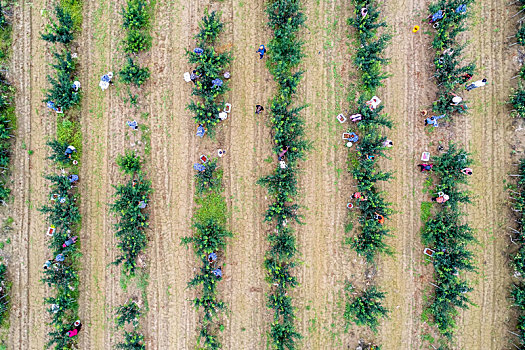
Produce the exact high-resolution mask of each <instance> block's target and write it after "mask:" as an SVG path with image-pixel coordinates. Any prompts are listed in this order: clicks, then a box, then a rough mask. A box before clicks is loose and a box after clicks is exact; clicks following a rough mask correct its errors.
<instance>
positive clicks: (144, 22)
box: [121, 0, 149, 29]
mask: <svg viewBox="0 0 525 350" xmlns="http://www.w3.org/2000/svg"><path fill="white" fill-rule="evenodd" d="M121 14H122V18H123V24H122V25H123V27H124V28H126V29H143V28H145V27H147V26H148V24H149V14H148V3H147V2H146V1H144V0H128V3H127V4H126V7H125V8H122V13H121Z"/></svg>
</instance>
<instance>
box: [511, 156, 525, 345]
mask: <svg viewBox="0 0 525 350" xmlns="http://www.w3.org/2000/svg"><path fill="white" fill-rule="evenodd" d="M517 175H519V176H518V177H517V178H518V181H517V182H516V184H513V185H510V186H509V188H508V191H509V195H510V197H511V198H512V200H513V203H512V210H513V212H514V216H515V221H516V223H517V225H516V226H517V227H516V228H515V229H514V230H513V232H514V234H513V237H512V241H513V242H514V243H515V244H517V245H518V249H517V250H515V249H513V251H512V253H511V259H512V266H513V267H514V271H515V273H514V276H515V277H517V278H518V279H519V282H518V283H515V284H513V285H512V287H511V291H510V294H511V298H512V300H513V306H515V307H516V308H517V324H516V331H517V332H518V333H517V334H518V340H519V345H520V349H521V348H524V347H525V283H524V282H523V278H524V277H525V227H524V226H523V223H524V219H525V217H524V214H523V212H524V211H525V159H522V160H521V161H520V164H519V171H518V174H517Z"/></svg>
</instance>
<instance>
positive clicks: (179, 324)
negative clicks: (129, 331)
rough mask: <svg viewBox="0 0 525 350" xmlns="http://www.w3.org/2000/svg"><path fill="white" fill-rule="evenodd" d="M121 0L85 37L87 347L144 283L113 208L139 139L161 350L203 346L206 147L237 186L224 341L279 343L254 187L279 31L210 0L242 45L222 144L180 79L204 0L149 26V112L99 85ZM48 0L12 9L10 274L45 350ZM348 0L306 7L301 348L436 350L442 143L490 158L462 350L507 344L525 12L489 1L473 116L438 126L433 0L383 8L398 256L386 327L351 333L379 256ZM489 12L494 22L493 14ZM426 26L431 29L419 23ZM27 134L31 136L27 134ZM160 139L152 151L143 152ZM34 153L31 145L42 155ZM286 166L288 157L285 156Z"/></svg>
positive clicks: (83, 342) (35, 343) (109, 340)
mask: <svg viewBox="0 0 525 350" xmlns="http://www.w3.org/2000/svg"><path fill="white" fill-rule="evenodd" d="M124 3H125V1H124V0H117V1H111V0H96V1H86V2H85V5H84V23H83V32H82V35H81V37H80V38H79V44H80V47H79V50H78V55H79V62H80V77H81V82H82V84H83V100H82V127H83V139H84V145H83V158H82V162H81V165H82V169H81V173H80V177H81V186H80V191H81V194H82V206H81V211H82V215H83V222H82V232H81V234H80V238H81V241H82V252H83V258H82V265H83V270H82V272H81V300H80V304H81V307H80V314H81V318H82V320H83V322H84V325H85V327H83V329H82V332H81V334H80V335H79V348H80V349H110V348H112V347H113V346H114V344H115V343H116V342H117V341H118V340H119V337H118V336H115V334H116V332H115V330H114V323H113V318H114V309H115V307H116V306H118V305H120V304H121V303H123V302H125V301H126V299H127V298H128V297H129V296H137V295H138V293H139V292H138V289H137V288H136V287H135V286H130V287H128V289H127V290H126V291H123V290H122V288H121V282H120V269H119V268H118V267H115V266H112V265H109V264H110V263H111V262H112V261H113V260H114V259H115V256H116V253H117V251H116V241H115V238H114V232H113V227H112V225H113V223H114V222H115V219H114V218H113V217H112V215H111V214H110V213H109V208H108V203H111V202H112V195H113V192H114V191H113V188H112V187H111V185H113V184H117V183H120V182H122V181H123V180H124V178H123V177H122V176H121V175H120V173H119V172H118V170H117V167H116V164H115V159H116V157H117V155H118V154H121V153H123V152H124V151H125V150H127V149H137V150H139V151H140V152H141V154H143V156H144V158H145V160H146V170H147V174H148V176H149V178H150V179H151V180H152V182H153V189H154V193H153V195H152V202H151V205H150V212H151V231H150V232H149V235H150V243H149V248H148V250H147V254H146V256H147V259H146V264H147V268H146V270H147V271H148V273H149V286H148V287H147V299H148V300H147V301H148V306H149V312H148V313H147V315H146V317H145V318H144V319H142V325H143V329H144V333H145V335H146V341H147V348H148V349H192V348H194V347H195V345H196V334H197V333H196V327H197V322H198V317H197V314H196V313H195V311H194V309H193V307H192V306H191V303H190V299H192V298H193V297H194V296H195V291H194V290H192V289H187V288H186V285H187V282H188V281H189V280H190V279H191V277H192V276H193V275H194V270H195V268H196V267H197V265H196V261H195V258H194V254H193V252H192V251H191V250H189V249H187V248H185V247H184V246H181V244H180V240H181V238H182V237H184V236H186V235H189V234H191V216H192V213H193V209H194V202H193V193H194V186H193V169H192V164H193V163H194V162H195V161H196V160H197V158H198V157H199V155H200V154H210V155H211V154H216V153H215V152H216V150H217V149H218V148H223V149H225V150H226V151H227V153H226V156H225V157H224V158H222V159H221V160H220V165H221V166H222V168H223V169H224V183H225V196H226V198H227V202H228V205H229V208H230V209H231V218H230V219H229V225H230V227H231V229H232V230H233V232H234V233H235V237H234V238H233V239H232V240H231V242H230V244H229V246H228V248H227V252H226V268H225V278H224V282H223V283H222V284H221V290H220V294H221V296H222V298H223V299H224V300H225V301H226V302H227V304H228V307H229V312H228V314H227V317H225V318H224V325H225V331H224V332H223V333H222V342H223V344H224V348H225V349H235V350H237V349H250V348H255V349H265V348H266V347H267V345H266V332H267V331H268V329H269V323H270V322H271V317H272V315H271V313H270V312H269V311H268V310H267V308H266V306H265V305H266V292H267V291H268V285H267V283H266V282H265V281H264V270H263V267H262V264H263V256H264V252H265V251H266V249H267V243H266V240H265V237H266V234H267V231H268V229H269V227H268V226H267V225H265V224H264V223H263V221H262V220H263V214H264V210H265V209H266V207H267V205H268V201H267V198H266V191H265V190H264V189H263V188H261V187H260V186H257V185H256V184H255V182H256V180H257V179H258V178H259V177H261V176H262V175H265V174H268V173H269V172H270V171H271V169H272V166H273V165H272V164H269V163H268V162H265V160H266V159H267V158H268V157H269V156H270V154H271V152H270V141H271V139H270V129H269V128H268V126H267V124H266V119H265V117H266V116H267V115H264V114H263V116H262V117H261V116H257V117H256V116H255V114H254V113H253V112H254V106H255V104H262V105H264V106H265V107H266V106H267V104H268V100H269V98H270V97H271V95H272V93H273V92H274V83H273V81H272V79H271V76H270V75H269V73H268V70H267V68H266V66H265V61H264V60H263V61H261V60H259V59H258V55H257V54H256V52H255V51H256V50H257V47H258V45H259V44H261V43H267V42H268V40H269V37H270V35H271V33H270V32H269V31H268V29H267V28H266V21H267V20H266V14H265V12H264V7H265V2H264V1H263V0H253V1H239V0H225V1H221V2H213V3H212V4H211V9H217V10H221V11H222V13H223V20H224V21H225V30H226V32H225V34H224V35H223V37H222V38H221V42H220V50H228V49H231V50H232V53H233V56H234V57H235V59H234V61H233V63H232V65H231V67H229V70H230V72H231V73H232V79H231V80H230V88H231V91H230V92H229V93H228V94H227V98H226V99H227V101H228V102H230V103H232V105H233V110H232V113H231V115H230V118H229V119H228V120H227V121H226V122H224V123H222V124H221V127H220V128H219V129H218V132H217V137H216V139H215V140H209V139H200V138H197V137H196V136H195V129H196V128H195V124H194V122H193V120H191V116H190V113H189V112H188V111H187V110H186V109H185V107H186V105H187V103H188V102H189V100H190V92H191V86H190V85H189V84H186V83H185V82H184V81H183V79H182V76H183V73H184V72H186V71H188V70H190V69H191V67H189V66H188V64H187V60H186V57H185V55H184V50H185V49H192V48H193V45H194V39H193V35H194V34H196V32H197V30H198V28H197V24H198V21H199V19H200V18H201V17H202V13H203V10H204V8H205V7H206V6H207V5H209V2H208V1H201V0H199V1H188V0H157V1H156V2H155V10H154V12H155V13H154V17H153V18H154V19H153V22H152V29H151V33H152V36H153V47H152V49H151V51H150V53H148V54H145V55H141V59H140V60H141V62H142V63H144V64H146V65H148V66H149V67H150V70H151V78H150V80H149V81H148V83H147V84H146V85H145V86H144V87H143V88H142V89H141V91H140V96H141V97H140V99H139V104H140V106H141V107H140V109H136V108H134V107H131V106H130V105H129V102H126V101H125V100H126V99H127V98H128V93H127V91H126V88H125V86H123V85H121V84H118V83H117V84H116V85H115V86H113V87H111V88H110V89H109V90H106V91H105V92H102V91H101V90H100V89H99V88H98V81H99V79H100V76H101V75H102V74H105V73H106V72H107V71H113V72H115V73H116V72H118V70H119V68H120V67H121V66H122V63H123V56H122V54H121V53H120V51H119V49H118V48H119V44H120V41H121V38H122V36H123V33H122V31H121V29H120V21H121V19H120V16H119V15H118V14H119V11H120V8H121V6H122V5H123V4H124ZM44 6H49V4H48V2H45V1H43V0H42V1H39V0H35V1H33V2H32V4H29V3H27V2H24V1H22V2H19V4H18V5H17V7H16V11H15V18H16V22H15V26H14V30H15V40H14V45H13V67H12V69H13V72H14V74H16V76H18V77H20V78H19V79H18V80H17V82H16V87H17V91H18V93H17V99H16V103H17V113H18V131H17V134H18V137H17V140H16V145H15V150H16V153H15V157H14V161H13V164H14V174H13V179H14V185H13V186H14V202H13V203H12V204H10V206H9V208H8V211H9V215H11V216H13V218H14V220H15V228H16V230H15V235H14V237H13V239H12V241H13V244H12V249H13V251H12V254H11V255H12V260H11V262H10V268H11V272H12V275H13V277H14V280H15V283H14V286H13V311H12V313H11V320H10V322H11V328H10V337H9V348H13V349H14V348H24V349H42V348H43V347H44V343H45V335H46V334H47V326H46V325H45V324H44V322H43V320H45V319H46V318H47V314H46V311H45V307H44V306H43V303H42V300H43V297H44V296H45V295H46V293H47V288H45V287H44V286H43V285H42V284H41V282H40V278H41V274H40V268H41V265H42V263H43V261H45V259H46V258H48V254H49V251H48V249H47V242H46V239H45V235H44V231H45V228H46V225H45V223H44V220H43V217H42V215H41V214H40V213H38V212H37V210H36V208H38V207H39V206H41V205H42V203H43V202H44V200H45V197H46V195H47V192H48V190H47V188H48V187H47V183H45V181H44V179H43V178H42V176H41V175H42V174H43V173H45V172H47V171H49V169H48V167H49V162H48V161H47V160H45V157H46V153H47V151H46V149H45V148H44V147H43V146H44V144H45V140H46V138H47V137H48V136H49V135H52V134H53V133H54V132H55V125H54V120H55V116H54V115H51V114H49V113H48V112H47V111H46V110H45V109H44V107H43V105H42V103H41V101H42V98H43V95H42V89H44V88H45V87H46V86H47V82H46V79H45V75H46V73H48V72H49V69H48V67H47V62H49V59H50V58H49V57H48V54H47V51H46V45H45V44H44V42H43V41H42V40H40V38H39V33H40V31H41V30H42V24H43V19H42V17H41V15H40V10H41V9H42V8H43V7H44ZM352 6H353V5H352V4H351V3H350V2H348V1H346V0H324V1H308V2H305V12H306V14H307V16H308V21H307V29H306V30H305V33H304V36H303V37H304V40H305V42H306V44H305V53H306V54H307V56H306V57H305V60H304V64H303V66H302V68H303V69H304V70H305V71H306V72H305V74H304V79H303V82H302V83H301V87H300V94H299V98H298V102H299V103H307V104H309V107H308V108H307V109H306V110H305V112H304V116H305V119H306V130H307V138H308V139H309V140H311V141H312V150H311V152H310V154H309V157H308V160H307V161H306V162H304V163H303V164H302V165H301V167H302V170H303V173H302V174H301V175H300V183H301V186H302V191H301V192H302V197H301V198H300V202H301V204H303V205H304V206H305V207H306V208H305V209H304V210H303V212H302V213H303V214H304V216H305V217H304V222H305V225H304V226H300V227H298V228H297V235H298V243H299V249H300V252H301V256H300V259H301V262H302V263H301V264H300V265H299V266H298V267H297V268H296V272H297V275H298V277H299V281H300V283H301V285H300V286H299V287H298V288H297V289H296V290H295V291H294V292H293V296H294V303H295V306H296V307H297V324H298V328H299V331H300V332H301V333H302V334H303V336H304V339H303V340H301V341H300V346H299V348H301V349H351V348H355V345H357V342H358V339H359V338H366V339H376V340H378V342H379V343H381V344H382V345H383V348H384V349H386V350H390V349H392V350H393V349H427V348H430V346H429V344H428V342H427V341H424V340H423V336H424V335H426V334H429V337H431V336H435V332H434V330H433V329H432V328H430V327H428V325H426V324H425V323H424V322H423V321H422V318H421V313H422V310H423V295H424V294H425V293H427V292H428V291H429V282H430V281H431V279H432V269H431V266H429V265H428V264H426V263H425V262H424V259H423V255H422V249H423V246H422V245H421V241H420V228H421V220H420V212H421V210H420V205H421V202H422V201H426V200H428V195H427V194H424V193H422V189H423V182H424V181H425V177H424V176H423V175H421V174H420V173H419V172H417V171H416V168H415V166H416V164H417V162H418V160H419V157H420V155H421V152H422V151H425V150H428V151H430V152H431V153H432V154H436V153H437V150H436V146H437V142H438V141H444V142H448V141H449V140H453V141H456V142H458V143H460V144H462V145H465V146H466V147H467V149H468V150H469V151H470V152H472V153H473V157H474V159H475V160H476V164H475V165H474V175H473V176H472V178H471V183H472V186H471V187H470V189H471V190H472V194H473V198H474V203H473V204H472V205H469V206H467V207H466V211H467V213H468V220H469V222H470V223H471V224H472V226H473V227H474V228H476V238H477V239H478V241H479V244H478V245H476V246H473V247H472V249H474V250H475V251H476V265H477V266H478V267H479V271H478V274H469V275H468V276H466V277H467V278H468V279H469V280H470V281H471V282H472V284H473V285H474V288H475V291H474V292H472V293H471V294H470V295H471V299H472V302H473V303H474V304H476V305H477V306H473V307H471V309H470V310H468V311H465V312H462V313H461V315H460V316H459V318H458V332H457V334H458V335H457V344H456V345H455V346H454V348H457V349H466V350H470V349H481V348H488V349H502V348H510V347H511V346H512V345H510V344H509V343H508V337H507V334H506V331H505V329H506V327H504V326H503V325H507V326H509V327H511V324H507V322H508V319H509V311H508V306H509V305H508V301H507V299H506V296H507V288H508V285H509V283H510V277H509V276H510V272H509V268H508V266H507V263H506V261H507V258H506V255H505V254H506V247H507V245H508V243H509V240H508V236H507V235H506V233H505V227H506V226H507V223H506V221H507V220H508V217H507V215H508V210H507V209H506V203H505V199H506V195H505V193H504V192H503V186H504V183H503V182H504V180H505V179H506V174H507V173H508V172H509V171H510V169H511V166H510V164H511V163H513V162H515V161H516V158H511V156H510V151H511V149H510V143H511V141H510V140H511V139H512V137H513V135H514V127H513V123H512V121H511V119H510V117H509V116H508V107H507V106H506V105H504V103H503V101H505V100H506V99H507V96H508V94H509V90H510V87H511V86H513V84H515V83H516V82H515V80H514V81H511V80H510V77H511V76H513V75H514V72H515V71H516V70H517V69H518V67H517V65H516V63H515V60H514V59H513V58H515V56H516V52H515V49H514V48H510V49H509V48H508V47H507V46H508V44H509V39H506V37H507V36H509V35H512V34H513V33H514V32H515V29H516V28H515V26H514V23H512V21H509V20H508V18H509V17H510V15H512V14H514V12H516V11H514V9H510V8H508V7H507V6H506V2H504V1H503V0H497V1H494V2H489V1H483V2H477V3H476V5H475V8H474V9H473V11H475V17H476V18H477V19H473V20H471V21H470V22H471V31H470V32H468V33H466V35H465V39H469V40H471V41H472V42H471V44H470V47H469V56H470V57H469V58H470V59H472V60H474V61H475V62H476V64H477V65H478V68H479V75H477V76H475V78H476V79H477V78H478V76H479V78H480V79H481V77H486V78H487V79H488V81H489V85H488V86H487V87H485V88H481V89H476V90H473V91H471V92H468V93H467V92H462V94H463V95H464V96H465V97H466V99H467V100H468V105H469V108H470V112H471V113H470V114H469V115H468V116H466V117H458V118H456V122H455V123H453V124H451V125H448V126H447V127H442V128H439V129H438V130H435V131H433V132H432V133H430V134H429V133H425V132H424V128H423V118H422V117H421V116H420V115H419V110H420V109H425V108H428V106H429V105H430V103H431V102H432V100H433V98H434V97H435V84H434V82H433V81H430V80H429V78H430V76H431V75H432V68H433V67H432V63H431V60H432V58H433V53H432V50H430V49H429V45H430V37H429V36H428V35H426V34H425V32H426V31H427V27H426V26H425V25H422V24H421V18H422V17H424V14H425V10H426V6H427V5H426V3H424V2H423V1H416V0H411V1H399V0H396V1H394V2H386V3H383V4H382V5H381V6H382V10H383V13H384V14H388V17H387V21H388V23H389V25H390V28H391V31H392V33H393V34H394V39H393V41H392V45H390V47H389V49H388V56H389V57H391V58H392V62H391V65H390V66H389V67H388V71H389V72H390V73H392V74H393V76H392V77H391V78H389V79H388V80H387V81H386V84H385V85H386V86H385V87H384V88H383V89H381V90H380V92H379V96H380V98H381V99H382V100H383V103H384V104H385V107H386V112H388V113H389V114H390V115H391V116H392V118H393V119H394V121H395V124H396V126H395V128H394V129H393V130H392V131H391V132H390V135H391V139H392V140H393V141H394V144H395V149H394V150H393V152H391V159H390V160H385V161H384V162H383V164H382V165H383V167H384V169H387V170H391V171H394V172H395V179H393V180H392V181H391V182H390V183H389V184H388V186H385V187H384V189H385V191H387V198H388V200H389V201H391V202H392V203H393V207H394V209H395V210H396V214H395V215H394V216H393V218H392V219H391V220H390V222H389V226H390V227H391V228H392V229H393V237H392V238H390V239H389V243H390V244H391V246H392V248H393V250H394V252H395V253H394V255H393V256H392V257H382V258H381V259H379V265H378V273H377V277H376V278H375V280H376V282H377V283H378V284H379V285H380V287H381V288H382V289H383V290H386V291H388V297H387V299H386V305H387V306H388V307H389V308H390V309H391V313H390V314H389V318H388V319H387V320H385V321H384V322H383V324H382V326H381V328H380V329H379V332H378V334H377V335H376V336H373V335H372V334H371V333H370V332H369V331H366V330H362V329H359V328H358V327H350V329H349V330H348V332H344V324H343V322H342V314H343V309H344V302H343V286H344V283H345V281H350V282H352V283H354V284H355V285H356V286H358V287H361V288H362V287H364V286H365V284H364V274H365V266H366V265H365V264H364V262H363V259H361V258H359V257H358V256H357V255H356V254H355V253H354V252H353V251H351V250H350V249H348V248H347V247H344V246H343V244H342V241H343V238H344V236H345V234H344V225H345V224H346V222H347V209H346V207H345V204H346V198H347V197H348V195H349V193H351V191H352V186H353V184H352V181H351V180H350V176H349V174H348V173H347V172H346V169H347V164H346V158H347V157H346V155H347V149H346V148H345V147H344V145H343V143H342V142H341V140H340V133H341V132H342V126H341V125H340V124H339V123H338V122H337V121H336V118H335V116H336V115H337V114H338V113H340V112H349V111H348V110H347V106H348V103H347V102H346V97H347V96H348V94H349V93H350V91H349V88H348V86H349V84H350V82H351V78H350V74H351V72H352V69H353V68H352V62H351V57H350V54H349V49H348V47H349V43H348V41H349V39H348V38H347V34H348V26H347V24H346V18H348V17H349V16H350V14H351V11H352ZM481 18H483V20H481ZM414 24H419V25H421V27H422V29H421V30H420V31H419V32H418V33H416V34H414V33H412V31H411V29H412V26H413V25H414ZM132 119H136V120H137V121H138V122H139V124H141V126H142V127H141V130H140V131H138V132H136V133H132V132H131V131H130V130H129V128H128V127H127V126H126V125H125V121H126V120H132ZM24 145H25V146H24ZM145 148H146V149H149V151H148V152H144V149H145ZM29 149H30V150H33V151H34V153H33V154H32V155H31V156H28V152H27V151H28V150H29ZM272 163H275V160H273V161H272Z"/></svg>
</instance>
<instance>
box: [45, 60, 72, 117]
mask: <svg viewBox="0 0 525 350" xmlns="http://www.w3.org/2000/svg"><path fill="white" fill-rule="evenodd" d="M54 56H55V60H56V61H55V63H54V64H52V67H53V68H55V70H56V76H55V77H52V76H50V75H48V76H47V80H48V82H49V84H51V88H50V89H49V90H48V91H47V93H46V98H45V99H44V102H46V103H47V102H54V103H55V105H56V106H57V107H61V108H62V109H63V110H64V111H66V110H68V109H70V108H71V107H73V106H74V105H76V104H77V103H79V102H80V94H79V93H78V92H75V91H74V90H73V88H72V86H73V82H74V80H75V79H74V78H73V74H74V72H75V67H76V62H75V59H73V57H72V55H71V52H69V51H65V52H63V53H62V54H59V53H54Z"/></svg>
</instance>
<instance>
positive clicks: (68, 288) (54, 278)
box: [40, 149, 81, 350]
mask: <svg viewBox="0 0 525 350" xmlns="http://www.w3.org/2000/svg"><path fill="white" fill-rule="evenodd" d="M50 159H55V161H54V164H55V165H56V166H59V167H62V165H63V164H62V163H60V162H59V161H56V159H57V154H56V153H55V151H54V150H53V149H52V154H51V156H50ZM45 178H46V179H47V180H48V181H50V183H51V190H50V193H49V197H48V198H49V200H48V202H47V203H46V204H45V205H44V206H43V207H41V208H40V211H41V212H42V213H43V214H44V215H45V216H46V218H47V222H48V223H49V225H50V227H52V228H54V229H55V232H54V234H53V236H52V237H51V240H50V242H49V248H50V250H51V254H52V257H50V259H49V262H50V263H49V265H48V266H47V268H46V269H44V272H43V274H44V276H43V278H42V281H43V282H44V283H45V284H47V285H48V286H49V287H51V288H53V290H54V291H55V295H54V296H52V297H48V298H45V299H44V302H45V303H46V304H48V306H49V307H48V309H47V311H48V313H49V315H50V316H51V322H50V325H51V327H52V330H51V331H50V333H49V340H48V342H47V347H53V346H54V348H55V349H57V350H58V349H60V350H62V349H71V348H74V347H75V339H76V338H70V337H68V336H67V334H66V332H67V331H69V330H71V329H72V328H73V323H74V322H75V321H76V320H77V319H78V296H79V292H78V283H79V278H78V269H79V261H78V259H79V257H80V250H79V245H80V242H79V240H77V241H76V243H75V244H72V245H69V246H66V247H64V243H65V242H66V241H67V240H68V239H69V238H71V237H73V236H75V235H76V234H78V232H79V229H80V220H81V217H80V211H79V207H78V200H79V196H78V194H77V191H76V190H75V187H76V186H74V185H73V184H72V183H71V181H70V179H69V177H68V175H65V174H62V173H61V174H48V175H45ZM59 254H62V255H63V256H64V260H63V261H55V260H54V259H56V257H57V256H58V255H59ZM57 260H59V259H57Z"/></svg>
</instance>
